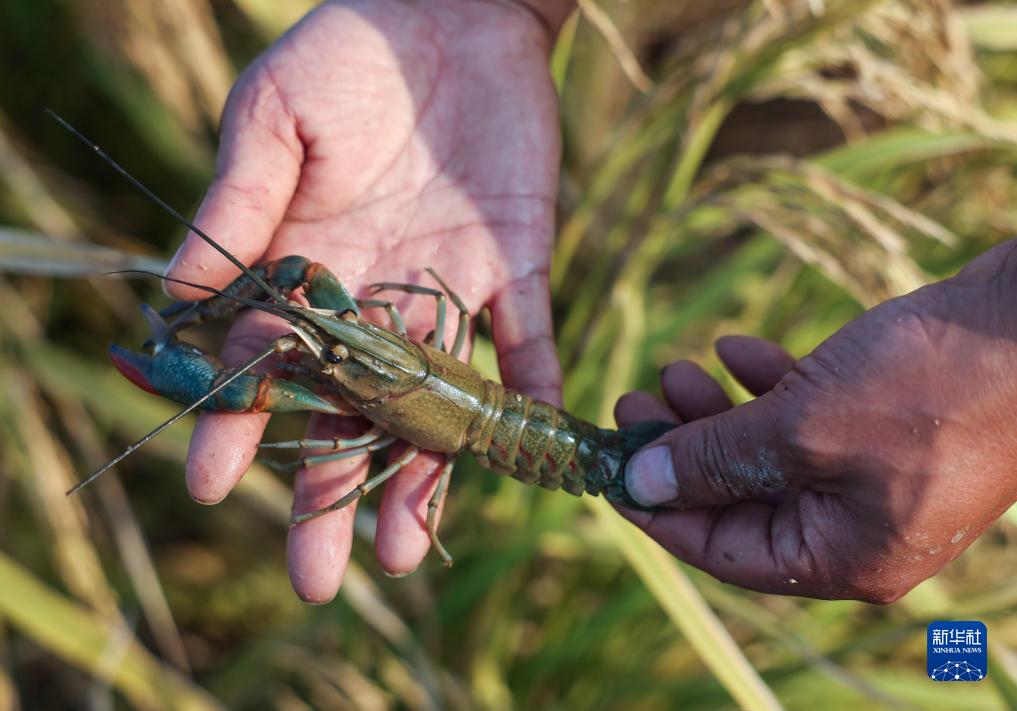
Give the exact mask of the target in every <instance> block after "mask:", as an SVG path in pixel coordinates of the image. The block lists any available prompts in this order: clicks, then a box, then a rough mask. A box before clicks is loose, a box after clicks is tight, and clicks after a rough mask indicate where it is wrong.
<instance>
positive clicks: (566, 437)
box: [53, 114, 673, 565]
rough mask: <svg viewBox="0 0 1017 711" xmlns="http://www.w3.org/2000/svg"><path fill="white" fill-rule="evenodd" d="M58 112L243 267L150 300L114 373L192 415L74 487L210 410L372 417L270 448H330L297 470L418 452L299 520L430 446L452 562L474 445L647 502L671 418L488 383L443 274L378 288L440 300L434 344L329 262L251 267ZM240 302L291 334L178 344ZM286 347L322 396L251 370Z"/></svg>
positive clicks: (609, 494)
mask: <svg viewBox="0 0 1017 711" xmlns="http://www.w3.org/2000/svg"><path fill="white" fill-rule="evenodd" d="M53 116H54V117H55V118H56V119H57V120H58V121H59V122H60V123H61V124H62V125H63V126H64V127H65V128H67V129H68V130H69V131H71V133H73V134H74V135H75V136H76V137H77V138H78V139H80V140H81V141H83V142H84V143H85V144H86V145H88V146H89V147H91V148H92V149H93V150H94V151H95V152H96V153H97V154H98V155H99V156H100V157H101V158H102V159H103V160H105V161H106V162H107V163H109V164H110V165H111V166H112V167H113V168H114V169H115V170H117V172H119V173H120V174H121V175H122V176H124V177H125V178H126V179H127V180H129V181H131V183H132V184H134V185H135V187H137V188H138V189H140V190H141V191H142V192H143V193H145V195H146V196H148V197H149V198H150V199H152V200H153V201H154V202H155V203H156V204H158V205H159V206H160V207H162V208H163V209H164V210H166V211H167V212H168V213H169V214H171V215H172V216H173V217H174V218H175V219H176V220H177V221H179V222H181V223H182V224H183V225H185V226H186V227H188V228H189V229H190V230H191V231H193V232H194V233H195V234H197V235H198V236H199V237H201V238H202V239H204V240H205V241H206V242H208V243H209V244H210V245H211V246H212V247H214V248H215V249H216V250H218V251H219V252H220V253H221V254H222V255H223V256H224V257H226V258H227V259H229V260H230V261H231V262H232V263H233V264H234V265H235V266H237V267H238V268H239V269H240V270H241V272H242V274H241V275H240V276H239V277H238V278H237V279H236V280H235V281H234V282H233V283H231V284H230V285H229V286H228V287H226V288H225V289H223V290H218V289H213V288H211V287H207V286H203V285H199V284H191V283H189V282H182V283H185V284H188V285H189V286H193V287H197V288H199V289H202V290H204V291H206V292H209V293H211V294H212V296H210V297H209V298H207V299H204V300H201V301H189V302H176V303H174V304H172V305H171V306H169V307H167V308H165V309H163V310H162V312H161V313H159V312H156V311H155V310H154V309H152V308H151V307H148V306H147V305H146V306H144V307H143V312H144V314H145V317H146V318H147V320H148V322H149V324H150V326H151V328H152V332H153V336H152V338H151V339H150V340H149V341H148V342H146V344H145V347H146V351H147V352H145V353H135V352H132V351H129V350H127V349H124V348H121V347H120V346H116V345H113V346H111V347H110V356H111V358H112V360H113V363H114V365H115V366H116V367H117V369H118V370H119V371H120V372H121V373H122V374H123V375H124V376H126V377H127V378H128V379H129V380H130V381H131V382H133V383H134V384H135V385H138V386H139V387H141V388H143V389H145V390H147V391H149V392H152V393H154V394H157V395H161V396H163V397H166V398H170V399H172V400H175V401H177V402H180V403H183V404H185V405H187V407H186V408H185V409H184V410H183V411H181V412H180V413H178V414H177V415H176V416H175V417H173V418H172V419H170V420H168V421H167V422H165V423H163V424H162V425H161V426H160V427H159V428H157V429H156V430H154V431H153V432H151V433H149V434H148V435H146V436H145V437H144V438H143V439H141V440H139V441H138V442H136V443H134V444H132V445H131V446H130V447H128V448H127V450H126V451H125V452H123V453H122V454H121V455H120V456H118V457H117V458H115V459H113V460H112V461H111V462H109V463H107V464H106V465H105V466H103V467H102V468H100V469H98V470H97V471H95V472H94V473H92V474H91V475H90V476H89V477H87V478H86V479H84V480H82V481H81V482H79V483H78V484H77V485H76V486H75V487H74V488H73V489H71V491H70V492H68V493H73V492H74V491H77V490H78V489H80V488H82V487H83V486H85V485H86V484H88V483H89V482H91V481H93V480H94V479H95V478H96V477H98V476H99V475H100V474H102V473H103V472H104V471H107V470H108V469H109V468H111V467H112V466H113V465H115V464H116V463H117V462H119V461H121V460H122V459H123V458H124V457H126V456H127V455H128V454H130V453H131V452H133V451H134V450H136V449H137V448H138V447H140V446H141V445H142V444H144V443H145V442H147V441H148V440H150V439H151V438H152V437H154V436H155V435H157V434H158V433H159V432H161V431H162V430H163V429H165V428H166V427H168V426H169V425H171V424H173V423H174V422H176V421H177V420H179V419H180V418H182V417H183V416H184V415H185V414H187V413H188V412H191V411H192V410H195V409H198V408H200V409H204V410H215V411H226V412H295V411H313V412H323V413H330V414H348V415H359V416H363V417H365V418H367V419H368V420H370V421H371V422H372V423H373V427H372V428H371V429H370V430H369V431H368V432H366V433H365V434H364V435H362V436H360V437H357V438H353V439H339V438H336V439H327V440H315V439H302V440H293V441H288V442H276V443H271V444H262V445H261V446H262V447H274V448H284V449H285V448H290V449H316V450H327V451H325V452H324V453H321V454H315V455H308V456H304V457H302V458H300V459H299V460H297V461H296V462H294V463H292V465H291V468H293V469H296V468H298V467H310V466H314V465H316V464H321V463H323V462H327V461H331V460H334V459H339V458H345V457H350V456H354V455H358V454H364V453H368V452H373V451H377V450H379V449H383V448H384V447H387V446H388V445H390V444H392V443H393V442H395V441H396V439H402V440H405V441H406V442H407V443H408V444H409V445H410V446H409V447H407V448H406V450H405V451H404V452H403V453H402V454H401V455H400V456H399V457H398V458H396V459H395V461H393V462H392V463H391V464H390V465H389V466H387V467H386V468H385V469H383V470H382V471H381V472H379V473H378V474H376V475H374V476H373V477H371V478H369V479H367V480H366V481H365V482H363V483H362V484H358V485H357V486H356V487H355V488H354V489H353V490H351V491H350V492H349V493H347V494H346V495H344V496H343V497H342V498H340V499H339V500H338V501H336V502H334V503H333V504H331V505H329V506H326V507H325V508H322V509H320V510H317V511H313V512H310V513H306V514H301V515H296V516H293V517H292V524H293V525H299V524H300V523H302V522H304V521H307V520H310V519H312V518H315V517H317V516H321V515H323V514H326V513H328V512H330V511H335V510H338V509H341V508H343V507H344V506H347V505H349V504H350V503H352V502H353V501H355V500H356V499H358V498H359V497H361V496H363V495H364V494H366V493H367V492H369V491H370V490H371V489H374V488H375V487H377V486H378V485H380V484H382V483H383V482H385V481H386V480H387V479H389V478H390V477H392V476H393V475H395V474H396V472H398V471H399V469H400V468H402V467H403V466H405V465H406V464H407V463H408V462H410V461H411V460H412V459H413V458H414V457H416V456H417V454H418V453H419V452H420V451H421V450H430V451H435V452H442V453H445V454H447V455H450V456H449V459H448V462H447V464H446V465H445V467H444V469H443V470H442V472H441V474H440V476H439V481H438V485H437V487H436V490H435V492H434V494H433V496H432V497H431V500H430V502H429V504H428V515H427V521H426V527H427V531H428V534H429V535H430V537H431V541H432V543H433V544H434V546H435V549H436V550H437V551H438V553H439V554H440V555H441V557H442V559H443V560H444V562H445V564H446V565H451V562H452V558H451V556H449V554H448V552H447V551H446V550H445V548H444V546H442V544H441V542H440V541H439V539H438V535H437V531H436V524H435V519H436V513H437V508H438V502H439V501H440V499H441V497H442V496H443V495H444V492H445V491H446V489H447V488H448V484H449V480H450V477H451V472H452V467H453V464H454V461H455V456H456V455H458V454H459V453H461V452H463V451H469V452H470V453H471V454H472V455H473V456H474V457H476V459H477V460H478V462H479V463H480V464H481V465H482V466H484V467H486V468H488V469H492V470H494V471H496V472H498V473H500V474H510V475H511V476H513V477H515V478H516V479H518V480H520V481H523V482H525V483H528V484H538V485H540V486H542V487H544V488H546V489H558V488H561V489H564V490H565V491H567V492H569V493H570V494H573V495H576V496H579V495H581V494H582V493H584V492H585V493H587V494H591V495H594V496H595V495H598V494H603V495H604V496H605V497H606V498H607V499H608V500H609V501H611V502H613V503H616V504H620V505H622V506H626V507H629V508H635V509H645V508H646V507H644V506H642V505H641V504H639V503H638V502H637V501H635V500H634V499H633V498H632V497H631V496H630V495H629V493H628V491H627V490H626V488H625V476H624V472H625V464H626V463H627V461H628V459H629V458H630V457H631V456H632V454H634V453H635V452H636V451H637V450H638V449H640V448H641V447H643V446H645V445H646V444H649V443H650V442H652V441H653V440H655V439H656V438H658V437H659V436H661V435H662V434H664V432H666V431H667V430H669V429H670V428H672V427H673V425H672V424H670V423H665V422H644V423H640V424H637V425H633V426H630V427H626V428H623V429H620V430H610V429H604V428H601V427H597V426H596V425H593V424H591V423H589V422H585V421H583V420H581V419H579V418H576V417H573V416H572V415H570V414H569V413H568V412H566V411H564V410H561V409H559V408H557V407H555V406H554V405H551V404H549V403H546V402H541V401H538V400H534V399H533V398H531V397H529V396H527V395H524V394H522V393H518V392H515V391H513V390H510V389H508V388H505V387H504V386H502V385H501V384H499V383H496V382H494V381H492V380H488V379H486V378H484V377H483V376H482V375H481V374H480V373H479V372H477V371H476V370H474V369H473V368H471V367H470V366H469V364H468V363H465V362H463V361H461V360H459V358H458V356H459V354H460V352H461V351H462V348H463V345H464V343H465V339H466V334H467V332H468V328H467V327H468V323H469V319H470V315H469V312H468V310H467V308H466V306H465V305H464V304H463V302H462V300H461V299H460V298H459V297H458V296H457V295H456V294H455V293H454V292H453V291H452V290H451V289H450V288H449V287H448V285H447V284H446V283H445V282H444V281H443V280H442V279H441V277H440V276H438V275H437V274H436V273H435V272H434V271H433V270H430V269H428V270H427V271H428V273H429V274H430V276H431V277H432V278H434V280H435V282H436V283H437V285H438V286H439V287H440V289H435V288H430V287H425V286H420V285H415V284H395V283H382V284H376V285H374V286H373V287H372V292H373V293H377V292H380V291H383V290H402V291H406V292H409V293H412V294H420V295H425V296H429V297H433V298H435V299H436V301H437V324H436V328H435V329H434V335H433V337H431V339H430V342H429V343H428V342H424V341H419V340H415V339H413V338H411V337H410V336H409V335H407V333H406V329H405V327H404V325H403V321H402V318H401V316H400V314H399V311H398V309H397V308H396V307H395V305H394V304H392V303H391V302H389V301H383V300H378V299H361V300H358V299H355V298H353V296H352V295H351V294H350V293H349V291H347V289H346V288H345V287H344V286H343V284H342V283H341V282H340V281H339V279H337V278H336V277H335V275H334V274H333V273H332V272H331V271H329V270H328V268H326V267H325V266H324V265H322V264H317V263H312V262H311V261H309V260H308V259H306V258H304V257H300V256H290V257H285V258H283V259H279V260H276V261H274V262H270V263H268V264H265V265H261V266H258V267H255V268H249V267H247V266H246V265H244V264H242V263H241V262H240V261H239V260H237V259H236V258H235V257H234V256H233V255H231V254H229V253H228V252H227V251H226V250H225V249H224V248H222V247H221V246H220V245H219V244H218V243H216V242H215V240H213V239H212V238H211V237H209V236H208V235H206V234H205V233H204V232H202V231H201V230H199V229H198V228H197V227H195V226H194V225H193V224H191V223H190V222H189V221H188V220H187V219H186V218H184V217H183V216H181V215H180V214H179V213H177V212H176V211H175V210H173V209H172V208H171V207H170V206H169V205H167V204H166V203H164V202H163V201H162V200H161V199H159V198H158V197H157V196H155V195H154V194H153V193H152V192H151V191H150V190H148V189H147V188H146V187H145V186H144V185H142V184H141V183H140V182H138V181H137V180H136V179H135V178H134V177H132V176H131V175H130V174H128V173H127V171H126V170H124V169H123V168H122V167H121V166H120V165H118V164H117V163H116V162H115V161H114V160H113V159H112V158H110V157H109V156H107V155H106V154H105V153H103V152H102V151H101V150H100V149H99V147H98V146H96V145H94V144H93V143H91V142H90V141H89V140H88V139H87V138H85V137H84V136H82V135H81V134H80V133H79V132H78V131H77V130H75V129H74V128H72V127H71V126H70V125H68V124H67V123H66V122H65V121H63V119H61V118H59V117H58V116H56V115H55V114H53ZM156 276H158V275H156ZM162 278H167V277H162ZM301 287H302V288H303V293H304V297H305V298H306V300H307V302H308V304H309V306H303V305H301V304H300V303H297V302H296V301H293V300H292V299H290V298H289V296H290V294H291V292H293V291H294V290H295V289H298V288H301ZM446 297H447V299H448V300H449V301H451V302H452V304H454V305H455V306H456V307H457V309H458V311H459V321H458V326H457V329H456V336H455V339H454V342H453V344H452V346H451V348H450V349H448V350H447V351H446V349H445V347H444V344H443V343H442V335H443V334H444V331H445V318H446ZM375 307H378V308H384V309H385V310H386V311H387V313H388V315H389V318H390V321H391V326H392V327H391V328H384V327H382V326H379V325H377V324H374V323H372V322H370V321H368V320H366V319H365V318H364V317H363V316H362V315H361V308H375ZM241 308H253V309H258V310H261V311H266V312H268V313H270V314H273V315H275V316H278V317H279V318H281V319H283V320H285V321H286V322H287V323H288V324H289V327H290V329H291V330H292V333H289V334H286V335H284V336H281V337H279V338H277V339H275V340H274V341H272V342H271V343H269V344H267V345H266V347H265V349H264V350H263V351H262V352H261V353H259V354H258V355H257V356H255V357H254V358H252V359H251V360H249V361H248V362H246V363H244V364H243V365H241V366H240V367H238V368H226V367H225V366H223V364H222V363H221V362H220V361H219V360H218V358H216V357H215V356H213V355H211V354H209V353H206V352H205V351H203V350H201V349H200V348H198V347H197V346H195V345H192V344H189V343H187V342H185V341H182V340H180V339H178V338H177V337H176V333H177V332H178V331H181V330H183V329H185V328H187V327H189V326H191V325H194V324H196V323H199V322H202V321H205V320H208V319H213V318H223V317H227V316H231V315H233V314H235V313H236V312H237V311H238V310H239V309H241ZM282 353H288V354H290V355H294V354H295V355H297V356H298V357H299V360H298V361H296V362H292V361H291V362H289V363H288V364H287V367H288V369H289V370H291V371H292V372H294V373H296V374H299V375H301V376H304V377H306V378H308V379H309V380H311V381H313V382H315V383H317V384H318V385H319V389H320V391H321V393H320V394H319V393H316V392H314V391H312V390H310V389H309V388H306V387H304V386H303V385H300V384H299V383H296V382H293V381H290V380H286V379H276V378H273V377H271V376H269V375H253V374H250V371H251V369H252V368H253V367H254V366H256V365H257V364H259V363H261V362H262V361H264V360H266V359H268V358H269V357H271V356H273V355H275V354H282Z"/></svg>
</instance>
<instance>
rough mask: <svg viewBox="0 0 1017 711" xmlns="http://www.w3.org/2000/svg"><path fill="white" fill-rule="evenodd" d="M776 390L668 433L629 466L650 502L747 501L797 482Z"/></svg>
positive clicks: (636, 491) (629, 475)
mask: <svg viewBox="0 0 1017 711" xmlns="http://www.w3.org/2000/svg"><path fill="white" fill-rule="evenodd" d="M782 410H783V408H780V407H779V401H778V400H777V399H776V398H775V397H773V395H772V393H768V394H767V395H763V396H762V397H759V398H757V399H755V400H752V401H750V402H747V403H745V404H744V405H740V406H738V407H736V408H733V409H731V410H727V411H725V412H722V413H721V414H719V415H714V416H713V417H706V418H703V419H701V420H696V421H695V422H690V423H689V424H687V425H682V426H680V427H677V428H676V429H674V430H672V431H671V432H669V433H667V434H666V435H665V436H663V437H661V438H660V439H658V440H657V441H656V442H654V443H652V444H651V445H649V446H647V447H645V448H644V449H642V450H641V451H639V452H637V453H636V454H635V455H634V456H633V457H632V459H630V460H629V463H628V465H627V467H626V469H625V486H626V488H627V489H628V492H629V494H630V495H631V496H632V498H634V499H635V500H636V501H638V502H639V503H640V504H643V505H644V506H666V507H668V508H682V509H685V508H691V507H696V506H716V505H721V504H730V503H734V502H737V501H744V500H746V499H752V498H756V497H759V496H765V495H767V494H772V493H774V492H778V491H782V490H784V489H787V488H789V486H790V485H791V483H792V482H791V481H790V479H791V474H790V472H791V471H792V468H791V467H790V466H788V456H787V453H788V450H789V446H788V442H789V438H788V437H787V436H786V433H787V432H789V431H790V428H789V426H788V425H787V424H786V417H784V416H782Z"/></svg>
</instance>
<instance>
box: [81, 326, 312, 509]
mask: <svg viewBox="0 0 1017 711" xmlns="http://www.w3.org/2000/svg"><path fill="white" fill-rule="evenodd" d="M290 338H292V336H283V337H282V338H280V339H276V341H275V342H274V343H272V345H270V346H269V347H268V348H266V349H265V350H264V351H262V352H261V353H259V354H258V355H256V356H255V357H254V358H252V359H251V360H249V361H247V362H246V363H244V364H243V365H242V366H240V368H238V369H237V371H236V372H235V373H233V374H232V375H230V376H229V377H228V378H226V379H225V380H223V381H222V382H221V383H219V384H218V385H216V386H215V387H214V388H212V389H211V390H209V391H208V392H207V393H205V394H204V395H202V396H201V397H200V398H198V399H197V400H195V401H194V402H192V403H191V404H190V405H188V406H187V407H185V408H184V409H183V410H181V411H180V412H178V413H177V414H175V415H174V416H173V417H171V418H170V419H168V420H166V421H165V422H163V423H162V424H161V425H159V426H158V427H156V428H155V429H154V430H152V431H151V432H149V433H148V434H147V435H145V436H144V437H142V438H141V439H139V440H138V441H137V442H135V443H134V444H132V445H131V446H129V447H128V448H127V449H125V450H124V451H123V452H122V453H120V454H119V455H118V456H117V457H115V458H114V459H112V460H110V461H109V462H106V464H104V465H103V466H102V467H100V468H99V469H96V470H95V471H94V472H92V473H91V474H89V475H88V476H87V477H86V478H85V479H82V480H81V481H79V482H78V483H77V484H75V485H74V486H73V487H71V488H70V489H68V491H67V496H70V495H71V494H73V493H75V492H76V491H79V490H80V489H83V488H84V487H86V486H88V485H89V484H91V483H92V482H93V481H95V480H96V479H98V478H99V477H100V476H101V475H102V474H104V473H106V472H107V471H109V470H110V469H112V468H113V467H115V466H116V465H117V464H119V463H120V462H122V461H123V460H124V459H126V458H127V457H128V456H129V455H130V454H131V453H132V452H134V451H135V450H137V449H139V448H141V447H142V446H143V445H144V444H145V443H146V442H148V441H149V440H150V439H152V438H153V437H155V436H157V435H158V434H159V433H160V432H162V431H163V430H165V429H166V428H167V427H169V426H171V425H173V424H174V423H176V422H178V421H179V420H180V419H182V418H183V417H184V416H185V415H187V414H188V413H190V412H192V411H194V410H195V409H197V408H198V407H200V406H201V404H202V403H203V402H205V401H206V400H208V399H209V398H210V397H212V396H213V395H215V394H216V393H217V392H219V391H220V390H222V389H223V388H225V387H226V386H227V385H229V384H230V383H232V382H233V381H234V380H236V379H237V378H239V377H240V376H241V375H243V374H244V373H245V372H246V371H248V370H250V369H251V368H253V367H254V366H256V365H257V364H258V363H260V362H261V361H263V360H265V359H266V358H268V357H269V356H270V355H272V354H273V353H281V352H283V350H281V346H282V344H281V343H279V341H282V340H284V339H290ZM293 345H295V343H294V344H293ZM285 350H290V349H289V348H287V349H285Z"/></svg>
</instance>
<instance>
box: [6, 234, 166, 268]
mask: <svg viewBox="0 0 1017 711" xmlns="http://www.w3.org/2000/svg"><path fill="white" fill-rule="evenodd" d="M167 264H168V262H167V261H166V260H164V259H157V258H154V257H145V256H142V255H137V254H128V253H126V252H121V251H119V250H116V249H110V248H108V247H101V246H99V245H97V244H91V243H88V242H64V241H56V240H53V239H49V238H48V237H47V236H45V235H41V234H38V233H35V232H28V231H25V230H17V229H13V228H10V227H3V226H0V273H6V274H36V275H40V276H54V277H83V276H100V275H103V274H106V273H108V272H113V271H122V270H126V269H137V270H143V271H150V272H155V273H157V274H161V273H162V272H163V271H165V269H166V267H167ZM119 278H122V277H119Z"/></svg>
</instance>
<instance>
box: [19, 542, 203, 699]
mask: <svg viewBox="0 0 1017 711" xmlns="http://www.w3.org/2000/svg"><path fill="white" fill-rule="evenodd" d="M0 589H2V590H3V591H4V594H3V595H0V616H2V617H3V618H5V619H6V620H8V621H10V622H11V624H13V625H14V626H15V627H16V628H17V629H19V630H20V631H21V632H23V633H24V634H26V635H28V636H29V637H31V638H32V639H34V640H35V642H36V643H37V644H39V645H41V646H42V647H44V648H45V649H47V650H49V651H51V652H53V653H54V654H57V655H58V656H60V657H62V658H63V659H65V660H66V661H68V662H69V663H71V664H74V665H76V666H78V667H80V668H81V669H83V670H85V671H86V672H88V673H90V674H94V675H96V676H97V677H99V678H101V679H104V680H105V681H108V682H109V683H110V684H112V685H113V686H114V687H115V688H116V689H117V690H118V691H120V692H121V693H122V694H123V695H124V696H125V697H126V698H127V699H128V700H129V701H130V703H131V704H132V705H134V706H136V707H137V708H140V709H146V710H147V709H153V710H154V709H179V710H180V711H211V710H212V709H220V708H222V707H221V706H220V705H219V704H218V703H217V702H216V701H215V699H213V698H212V697H211V696H209V695H208V694H207V693H206V692H205V691H203V690H201V689H199V688H198V687H196V686H194V685H193V684H191V683H190V682H188V681H187V680H186V679H184V678H183V677H182V676H181V675H180V674H179V673H178V672H176V671H174V670H173V669H171V668H169V667H166V666H164V665H162V664H160V663H159V662H158V660H156V659H155V658H154V657H153V656H152V655H151V653H150V652H148V651H147V650H146V649H145V648H144V647H142V646H141V645H140V644H138V643H137V642H136V641H134V640H133V636H132V635H130V632H126V634H127V635H128V641H127V642H126V643H125V644H124V649H123V654H121V655H118V656H119V661H118V664H117V665H116V667H115V668H114V667H110V666H107V665H104V664H103V659H104V658H103V650H106V649H107V648H108V645H109V644H110V641H111V640H115V639H118V638H120V637H121V635H124V634H125V632H124V628H123V622H122V621H121V620H109V619H105V618H103V617H102V616H100V615H97V614H96V613H94V612H92V611H90V610H88V609H87V608H84V607H82V606H81V605H78V604H75V603H74V602H73V601H71V600H68V599H67V598H65V597H63V596H61V595H59V594H58V593H56V592H54V591H53V590H52V589H50V588H48V587H47V586H46V585H45V584H44V583H43V582H42V581H40V580H39V579H38V578H36V577H35V576H34V575H32V574H31V573H30V572H29V571H27V570H25V569H24V568H22V567H21V566H20V565H18V564H17V563H16V562H15V561H13V560H12V559H11V558H9V557H8V556H7V555H6V554H4V553H0Z"/></svg>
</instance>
